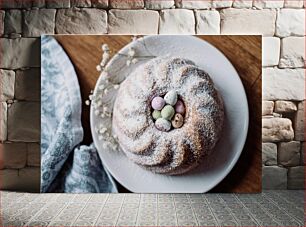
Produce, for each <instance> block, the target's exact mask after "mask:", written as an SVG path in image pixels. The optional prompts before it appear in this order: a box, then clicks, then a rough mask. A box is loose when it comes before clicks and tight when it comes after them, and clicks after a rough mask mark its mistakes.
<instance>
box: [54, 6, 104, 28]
mask: <svg viewBox="0 0 306 227" xmlns="http://www.w3.org/2000/svg"><path fill="white" fill-rule="evenodd" d="M106 32H107V13H106V11H104V10H101V9H87V8H82V9H78V8H71V9H60V10H58V12H57V15H56V33H57V34H100V33H106Z"/></svg>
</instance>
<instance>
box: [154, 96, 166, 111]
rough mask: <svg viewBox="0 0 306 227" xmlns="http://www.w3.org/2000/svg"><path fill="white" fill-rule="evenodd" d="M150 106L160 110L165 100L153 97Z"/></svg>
mask: <svg viewBox="0 0 306 227" xmlns="http://www.w3.org/2000/svg"><path fill="white" fill-rule="evenodd" d="M151 106H152V108H153V109H154V110H161V109H162V108H163V107H164V106H165V100H164V99H163V98H162V97H159V96H157V97H154V98H153V99H152V102H151Z"/></svg>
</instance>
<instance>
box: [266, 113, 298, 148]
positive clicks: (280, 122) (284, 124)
mask: <svg viewBox="0 0 306 227" xmlns="http://www.w3.org/2000/svg"><path fill="white" fill-rule="evenodd" d="M293 138H294V132H293V128H292V123H291V120H290V119H287V118H276V117H275V118H263V119H262V141H263V142H279V141H290V140H292V139H293Z"/></svg>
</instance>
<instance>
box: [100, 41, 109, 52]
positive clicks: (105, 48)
mask: <svg viewBox="0 0 306 227" xmlns="http://www.w3.org/2000/svg"><path fill="white" fill-rule="evenodd" d="M102 50H103V51H109V46H108V45H107V44H106V43H104V44H103V45H102Z"/></svg>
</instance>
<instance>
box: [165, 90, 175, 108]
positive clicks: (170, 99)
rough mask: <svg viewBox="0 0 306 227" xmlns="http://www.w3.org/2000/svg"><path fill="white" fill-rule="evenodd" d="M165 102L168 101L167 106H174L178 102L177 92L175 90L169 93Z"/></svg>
mask: <svg viewBox="0 0 306 227" xmlns="http://www.w3.org/2000/svg"><path fill="white" fill-rule="evenodd" d="M164 100H165V101H166V103H167V104H169V105H171V106H174V105H175V103H176V102H177V93H176V91H174V90H172V91H169V92H168V93H167V94H166V95H165V97H164Z"/></svg>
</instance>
